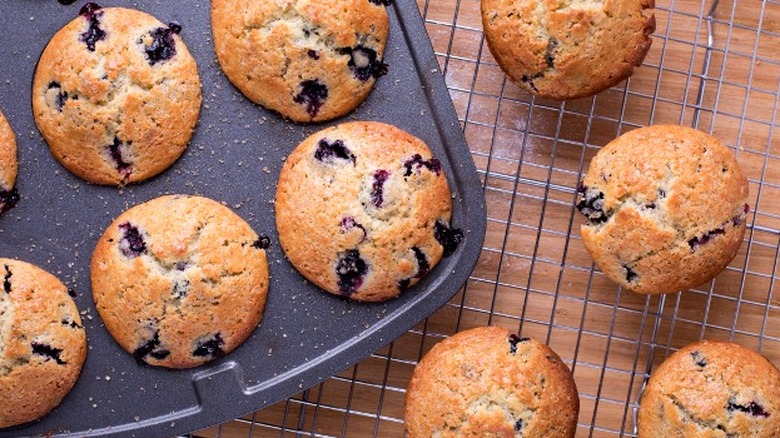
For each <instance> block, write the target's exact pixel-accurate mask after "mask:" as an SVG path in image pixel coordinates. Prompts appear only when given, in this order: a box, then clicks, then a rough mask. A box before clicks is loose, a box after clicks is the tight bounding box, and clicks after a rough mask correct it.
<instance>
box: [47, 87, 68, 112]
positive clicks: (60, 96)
mask: <svg viewBox="0 0 780 438" xmlns="http://www.w3.org/2000/svg"><path fill="white" fill-rule="evenodd" d="M48 89H49V90H55V92H56V93H57V96H55V98H54V108H55V109H56V110H57V112H60V113H61V112H62V108H63V107H64V106H65V101H66V100H68V92H67V91H63V90H62V87H61V86H60V84H59V82H56V81H51V82H49V88H48Z"/></svg>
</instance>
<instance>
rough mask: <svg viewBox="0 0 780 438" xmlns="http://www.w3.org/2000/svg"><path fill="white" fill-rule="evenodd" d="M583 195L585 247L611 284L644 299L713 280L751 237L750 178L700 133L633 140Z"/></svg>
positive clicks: (608, 152) (653, 129) (655, 130)
mask: <svg viewBox="0 0 780 438" xmlns="http://www.w3.org/2000/svg"><path fill="white" fill-rule="evenodd" d="M579 191H580V201H579V203H578V204H577V208H578V209H579V211H580V212H581V213H582V214H583V215H584V216H585V218H586V222H585V224H583V225H582V227H581V228H580V232H581V235H582V241H583V243H584V244H585V248H586V249H587V251H588V252H589V253H590V255H591V257H593V261H594V262H595V263H596V265H597V266H598V267H599V269H601V270H602V271H603V272H604V274H605V275H606V276H607V277H608V278H609V279H610V280H612V281H614V282H615V283H617V284H619V285H620V286H622V287H624V288H626V289H629V290H632V291H634V292H637V293H641V294H662V293H670V292H677V291H681V290H686V289H689V288H692V287H694V286H698V285H700V284H702V283H705V282H707V281H709V280H711V279H712V278H713V277H715V276H716V275H717V274H718V273H719V272H720V271H722V270H723V269H724V268H725V267H726V266H727V265H728V264H729V262H731V260H732V259H733V258H734V256H735V255H736V253H737V250H738V249H739V246H740V245H741V244H742V238H743V236H744V234H745V226H746V217H747V214H748V211H749V206H748V204H747V202H748V181H747V178H745V175H744V174H743V173H742V169H741V167H740V165H739V163H738V162H737V160H736V158H735V157H734V154H733V153H732V152H731V151H730V150H729V149H728V148H727V147H726V146H725V145H723V143H721V142H720V141H719V140H718V139H716V138H715V137H713V136H711V135H708V134H705V133H703V132H701V131H698V130H695V129H693V128H688V127H684V126H676V125H656V126H649V127H646V128H640V129H636V130H633V131H630V132H628V133H626V134H623V135H622V136H620V137H618V138H617V139H615V140H613V141H612V142H610V143H609V144H608V145H606V146H605V147H604V148H602V149H601V150H600V151H599V152H598V154H596V156H595V157H594V158H593V160H592V161H591V163H590V168H589V169H588V173H587V175H585V179H584V180H583V181H582V183H581V184H580V187H579Z"/></svg>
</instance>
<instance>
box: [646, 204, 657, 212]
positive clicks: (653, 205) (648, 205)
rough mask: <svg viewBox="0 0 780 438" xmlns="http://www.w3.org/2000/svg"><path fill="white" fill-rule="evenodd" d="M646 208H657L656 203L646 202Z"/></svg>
mask: <svg viewBox="0 0 780 438" xmlns="http://www.w3.org/2000/svg"><path fill="white" fill-rule="evenodd" d="M645 208H646V209H648V210H655V203H650V204H645Z"/></svg>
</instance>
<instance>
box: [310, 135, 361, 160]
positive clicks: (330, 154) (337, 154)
mask: <svg viewBox="0 0 780 438" xmlns="http://www.w3.org/2000/svg"><path fill="white" fill-rule="evenodd" d="M314 158H316V159H317V160H319V161H330V158H339V159H342V160H349V161H352V164H355V163H357V157H355V154H353V153H352V152H350V150H349V149H348V148H347V147H346V146H344V142H343V141H341V140H336V141H334V142H333V143H330V142H328V139H326V138H323V139H322V140H320V142H319V143H317V150H316V151H314Z"/></svg>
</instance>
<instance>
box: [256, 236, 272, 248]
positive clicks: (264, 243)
mask: <svg viewBox="0 0 780 438" xmlns="http://www.w3.org/2000/svg"><path fill="white" fill-rule="evenodd" d="M269 246H271V239H269V238H268V236H266V235H265V234H261V235H260V237H258V238H257V240H255V242H254V243H253V244H252V248H255V249H268V247H269Z"/></svg>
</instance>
